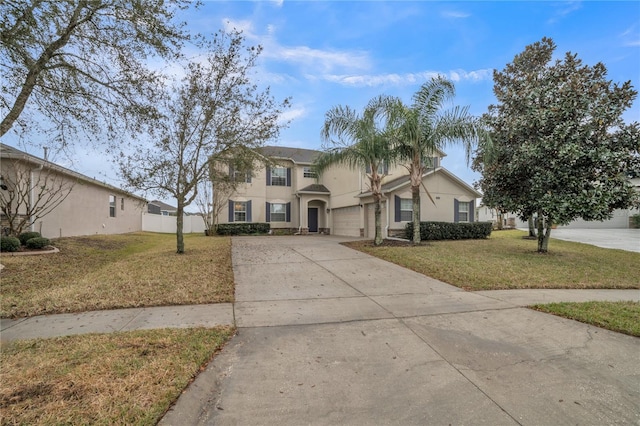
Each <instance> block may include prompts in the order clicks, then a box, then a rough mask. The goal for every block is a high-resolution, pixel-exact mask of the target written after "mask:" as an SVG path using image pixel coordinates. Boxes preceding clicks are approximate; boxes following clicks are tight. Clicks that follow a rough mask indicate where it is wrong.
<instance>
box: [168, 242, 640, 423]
mask: <svg viewBox="0 0 640 426" xmlns="http://www.w3.org/2000/svg"><path fill="white" fill-rule="evenodd" d="M339 241H340V239H339V238H336V237H319V236H314V237H249V238H234V239H233V267H234V272H235V279H236V304H235V318H236V321H237V324H238V326H239V331H238V336H236V337H235V338H234V339H233V340H232V341H231V342H230V343H229V344H228V345H227V346H226V347H225V349H224V350H223V351H222V352H221V353H220V354H219V355H218V356H217V357H216V359H215V360H214V362H212V363H211V364H210V365H209V367H208V368H207V370H206V371H205V372H204V373H202V374H200V375H199V376H198V378H197V379H196V381H195V382H194V383H193V384H192V385H191V386H190V387H189V388H188V390H187V391H186V392H185V393H184V394H183V396H182V397H181V398H180V399H179V400H178V402H177V404H176V406H175V407H174V408H173V409H172V410H171V411H169V413H167V415H166V416H165V418H164V419H163V420H162V421H161V423H160V424H164V425H169V424H171V425H195V424H198V425H202V424H216V425H254V424H255V425H257V424H278V425H300V424H319V425H336V424H352V425H371V424H376V425H377V424H420V425H425V424H436V425H450V424H454V425H464V424H469V425H478V424H488V425H550V424H581V425H600V424H613V423H619V424H638V423H639V422H640V362H639V361H640V339H637V338H634V337H630V336H626V335H622V334H618V333H614V332H609V331H606V330H603V329H599V328H595V327H591V326H588V325H585V324H581V323H578V322H575V321H571V320H566V319H562V318H558V317H554V316H551V315H547V314H543V313H539V312H535V311H532V310H528V309H525V308H521V307H518V306H517V305H516V304H513V303H511V302H508V301H503V300H500V299H499V298H492V297H487V296H485V295H480V294H475V293H468V292H464V291H461V290H460V289H458V288H456V287H452V286H449V285H447V284H444V283H442V282H439V281H437V280H434V279H430V278H428V277H425V276H423V275H420V274H417V273H414V272H412V271H409V270H406V269H404V268H401V267H398V266H396V265H393V264H390V263H387V262H384V261H382V260H379V259H375V258H373V257H370V256H368V255H366V254H362V253H359V252H357V251H353V250H350V249H348V248H346V247H344V246H341V245H339V244H338V242H339Z"/></svg>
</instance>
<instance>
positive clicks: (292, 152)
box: [258, 146, 321, 164]
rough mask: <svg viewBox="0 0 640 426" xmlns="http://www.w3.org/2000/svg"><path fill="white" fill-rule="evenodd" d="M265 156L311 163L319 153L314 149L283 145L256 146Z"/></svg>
mask: <svg viewBox="0 0 640 426" xmlns="http://www.w3.org/2000/svg"><path fill="white" fill-rule="evenodd" d="M258 150H259V151H260V153H261V154H262V155H264V156H265V157H272V158H279V159H283V160H291V161H293V162H294V163H300V164H313V162H314V160H315V159H316V158H317V157H318V155H320V154H321V152H320V151H316V150H314V149H303V148H287V147H284V146H263V147H261V148H258Z"/></svg>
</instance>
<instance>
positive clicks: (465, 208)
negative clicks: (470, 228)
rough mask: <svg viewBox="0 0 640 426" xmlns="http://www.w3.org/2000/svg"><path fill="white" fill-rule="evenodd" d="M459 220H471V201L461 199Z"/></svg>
mask: <svg viewBox="0 0 640 426" xmlns="http://www.w3.org/2000/svg"><path fill="white" fill-rule="evenodd" d="M458 221H459V222H469V203H468V202H464V201H460V202H459V203H458Z"/></svg>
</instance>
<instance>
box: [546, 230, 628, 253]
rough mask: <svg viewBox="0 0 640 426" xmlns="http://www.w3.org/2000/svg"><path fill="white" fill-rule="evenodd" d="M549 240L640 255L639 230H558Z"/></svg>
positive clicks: (553, 232) (552, 232) (554, 231)
mask: <svg viewBox="0 0 640 426" xmlns="http://www.w3.org/2000/svg"><path fill="white" fill-rule="evenodd" d="M551 238H557V239H559V240H567V241H575V242H578V243H584V244H591V245H593V246H598V247H604V248H612V249H618V250H626V251H635V252H638V253H640V229H579V228H558V229H553V230H551ZM550 244H553V243H550Z"/></svg>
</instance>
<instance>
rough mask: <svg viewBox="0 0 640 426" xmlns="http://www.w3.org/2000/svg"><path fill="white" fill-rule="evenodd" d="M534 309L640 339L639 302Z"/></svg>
mask: <svg viewBox="0 0 640 426" xmlns="http://www.w3.org/2000/svg"><path fill="white" fill-rule="evenodd" d="M532 308H533V309H536V310H538V311H542V312H547V313H550V314H554V315H558V316H561V317H564V318H570V319H574V320H576V321H580V322H584V323H587V324H591V325H595V326H597V327H602V328H606V329H607V330H613V331H617V332H620V333H624V334H629V335H631V336H636V337H640V303H639V302H583V303H564V302H563V303H550V304H546V305H534V306H532Z"/></svg>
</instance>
